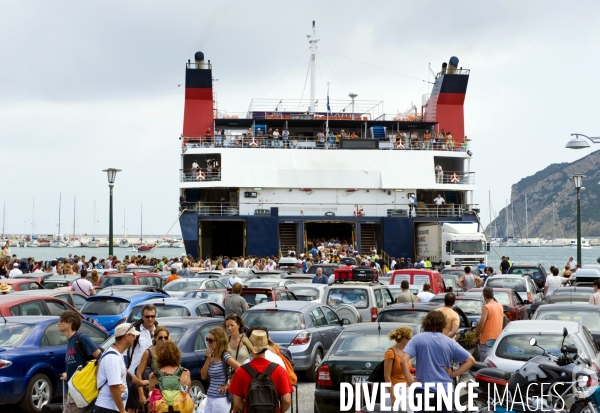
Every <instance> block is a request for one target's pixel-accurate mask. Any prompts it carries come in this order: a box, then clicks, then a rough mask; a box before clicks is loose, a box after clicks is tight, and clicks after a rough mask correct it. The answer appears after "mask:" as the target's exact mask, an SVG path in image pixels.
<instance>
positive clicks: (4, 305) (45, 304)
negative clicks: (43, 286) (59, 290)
mask: <svg viewBox="0 0 600 413" xmlns="http://www.w3.org/2000/svg"><path fill="white" fill-rule="evenodd" d="M65 310H73V311H75V312H77V313H78V314H79V315H80V316H81V318H83V319H85V317H84V316H83V314H81V313H80V312H79V311H78V310H77V309H76V308H75V307H73V306H72V305H71V304H68V303H66V302H64V301H63V300H61V299H58V298H55V297H50V296H43V297H40V296H39V295H38V294H36V295H28V294H11V295H5V296H3V297H2V298H1V299H0V314H2V315H3V316H4V317H10V316H21V315H57V316H59V315H60V314H61V313H62V312H63V311H65Z"/></svg>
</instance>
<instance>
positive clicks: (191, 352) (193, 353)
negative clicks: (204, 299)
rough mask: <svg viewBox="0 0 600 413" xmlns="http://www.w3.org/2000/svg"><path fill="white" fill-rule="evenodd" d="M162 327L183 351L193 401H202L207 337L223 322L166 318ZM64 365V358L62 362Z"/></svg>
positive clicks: (205, 386)
mask: <svg viewBox="0 0 600 413" xmlns="http://www.w3.org/2000/svg"><path fill="white" fill-rule="evenodd" d="M160 325H161V326H163V327H166V328H167V329H168V330H169V337H170V338H171V339H172V340H173V341H174V342H175V344H177V347H179V350H180V351H181V365H182V366H183V367H184V368H186V369H188V370H189V371H190V375H191V379H192V385H191V387H190V389H189V393H190V396H191V397H192V400H194V401H198V400H200V399H201V397H200V396H201V394H202V395H205V394H206V389H208V381H207V380H202V378H201V377H200V370H201V369H202V366H203V365H204V363H205V362H206V336H207V334H208V332H209V331H210V330H212V329H213V328H215V327H221V328H223V320H222V319H220V318H212V317H211V318H209V317H166V318H161V319H160ZM114 342H115V336H114V335H113V336H111V337H110V338H108V339H107V340H106V341H105V342H104V343H102V345H101V346H100V347H101V348H103V349H108V348H110V346H112V345H113V344H114ZM62 362H63V364H64V358H63V360H62Z"/></svg>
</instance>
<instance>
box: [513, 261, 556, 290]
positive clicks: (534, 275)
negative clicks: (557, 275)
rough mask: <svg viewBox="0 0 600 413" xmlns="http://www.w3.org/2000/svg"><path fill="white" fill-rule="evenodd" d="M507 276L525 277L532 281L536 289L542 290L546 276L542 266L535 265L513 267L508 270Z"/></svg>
mask: <svg viewBox="0 0 600 413" xmlns="http://www.w3.org/2000/svg"><path fill="white" fill-rule="evenodd" d="M508 273H509V274H523V275H527V276H528V277H529V278H531V279H532V280H533V282H534V283H535V285H536V287H537V288H544V286H545V285H546V275H547V274H548V273H547V272H546V270H545V269H544V267H543V266H542V264H537V265H523V264H521V265H513V266H512V267H510V268H509V269H508Z"/></svg>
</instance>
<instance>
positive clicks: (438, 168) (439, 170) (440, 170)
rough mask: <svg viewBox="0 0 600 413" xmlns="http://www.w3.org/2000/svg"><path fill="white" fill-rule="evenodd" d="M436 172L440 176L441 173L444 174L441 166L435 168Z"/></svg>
mask: <svg viewBox="0 0 600 413" xmlns="http://www.w3.org/2000/svg"><path fill="white" fill-rule="evenodd" d="M435 171H436V172H437V173H438V174H441V173H442V172H443V171H442V167H441V166H439V165H438V166H436V167H435Z"/></svg>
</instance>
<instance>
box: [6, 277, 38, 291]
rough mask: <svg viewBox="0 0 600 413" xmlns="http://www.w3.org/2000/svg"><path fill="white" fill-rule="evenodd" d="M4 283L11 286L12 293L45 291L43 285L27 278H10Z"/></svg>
mask: <svg viewBox="0 0 600 413" xmlns="http://www.w3.org/2000/svg"><path fill="white" fill-rule="evenodd" d="M2 282H3V283H7V284H8V285H10V287H11V290H10V292H17V291H28V290H43V289H44V287H43V286H42V284H40V283H39V282H37V281H33V280H28V279H26V278H9V279H4V280H2Z"/></svg>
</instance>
